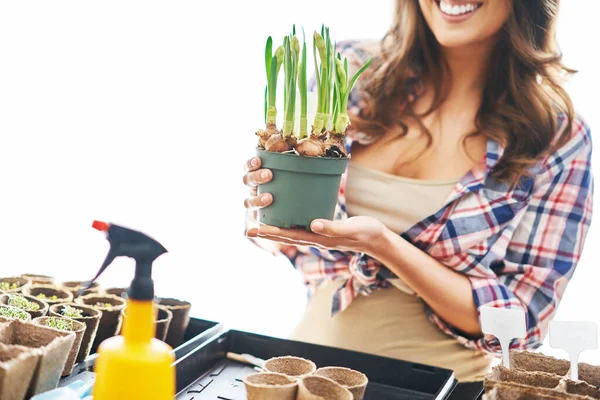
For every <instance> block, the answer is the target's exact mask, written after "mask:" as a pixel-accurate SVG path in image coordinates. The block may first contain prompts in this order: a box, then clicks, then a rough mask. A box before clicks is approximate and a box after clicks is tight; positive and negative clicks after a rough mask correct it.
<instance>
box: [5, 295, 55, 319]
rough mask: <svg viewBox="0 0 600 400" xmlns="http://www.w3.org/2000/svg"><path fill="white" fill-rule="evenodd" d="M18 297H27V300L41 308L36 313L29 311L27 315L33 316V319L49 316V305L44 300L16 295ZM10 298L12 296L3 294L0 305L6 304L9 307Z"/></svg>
mask: <svg viewBox="0 0 600 400" xmlns="http://www.w3.org/2000/svg"><path fill="white" fill-rule="evenodd" d="M15 295H16V296H23V297H25V298H26V299H27V300H29V301H31V302H32V303H35V304H37V305H38V306H40V308H39V309H38V310H36V311H27V310H24V311H27V313H28V314H29V315H31V318H37V317H43V316H45V315H46V314H48V303H46V302H45V301H43V300H40V299H38V298H35V297H33V296H27V295H25V294H22V293H21V294H15ZM9 296H12V294H2V295H0V304H6V305H8V301H9V299H10V297H9Z"/></svg>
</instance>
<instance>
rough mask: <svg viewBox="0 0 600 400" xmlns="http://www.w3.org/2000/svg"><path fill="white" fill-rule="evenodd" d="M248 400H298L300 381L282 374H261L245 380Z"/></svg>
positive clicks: (250, 376) (247, 377) (252, 375)
mask: <svg viewBox="0 0 600 400" xmlns="http://www.w3.org/2000/svg"><path fill="white" fill-rule="evenodd" d="M243 381H244V385H245V386H246V394H247V397H248V400H296V393H297V392H298V381H297V380H295V379H292V378H290V377H288V376H285V375H282V374H276V373H273V372H261V373H257V374H251V375H248V376H246V377H245V378H244V379H243Z"/></svg>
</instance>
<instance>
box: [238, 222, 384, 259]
mask: <svg viewBox="0 0 600 400" xmlns="http://www.w3.org/2000/svg"><path fill="white" fill-rule="evenodd" d="M310 228H311V230H312V232H308V231H306V230H301V229H283V228H277V227H274V226H261V227H260V228H255V229H250V230H249V231H248V236H250V237H259V238H265V239H269V240H272V241H275V242H279V243H284V244H289V245H296V246H314V247H319V248H325V249H334V250H343V251H355V252H362V253H366V254H369V255H370V256H372V257H375V258H376V257H377V253H378V250H379V247H380V245H381V243H382V242H383V241H382V240H381V239H383V238H384V236H385V235H386V234H387V232H389V230H388V229H387V227H386V226H385V225H384V224H383V223H381V222H380V221H378V220H377V219H375V218H372V217H352V218H348V219H346V220H343V221H328V220H321V219H319V220H315V221H313V222H312V224H311V226H310Z"/></svg>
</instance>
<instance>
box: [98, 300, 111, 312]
mask: <svg viewBox="0 0 600 400" xmlns="http://www.w3.org/2000/svg"><path fill="white" fill-rule="evenodd" d="M94 307H98V308H108V309H109V310H110V309H111V308H112V307H113V305H112V304H110V303H103V302H98V303H96V304H95V305H94Z"/></svg>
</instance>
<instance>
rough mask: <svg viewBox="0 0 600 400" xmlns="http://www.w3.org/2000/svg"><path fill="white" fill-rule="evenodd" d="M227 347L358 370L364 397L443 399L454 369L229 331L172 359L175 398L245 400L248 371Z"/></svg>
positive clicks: (450, 387)
mask: <svg viewBox="0 0 600 400" xmlns="http://www.w3.org/2000/svg"><path fill="white" fill-rule="evenodd" d="M227 352H233V353H238V354H243V353H248V354H251V355H253V356H256V357H259V358H262V359H268V358H271V357H277V356H282V355H295V356H300V357H305V358H308V359H310V360H312V361H314V362H315V364H317V366H328V365H334V366H343V367H348V368H353V369H356V370H359V371H362V372H363V373H365V374H366V375H367V376H368V377H369V385H368V387H367V393H366V396H365V400H400V399H402V400H446V399H449V396H450V394H451V392H452V391H453V389H454V387H455V385H456V380H455V379H454V373H453V372H452V371H450V370H446V369H441V368H437V367H431V366H427V365H422V364H415V363H410V362H406V361H401V360H396V359H392V358H385V357H379V356H375V355H372V354H365V353H359V352H354V351H347V350H342V349H337V348H333V347H326V346H318V345H313V344H308V343H303V342H295V341H290V340H283V339H276V338H272V337H268V336H261V335H256V334H251V333H247V332H240V331H234V330H232V331H226V332H222V333H221V334H219V335H217V336H215V337H214V338H212V339H210V340H208V341H206V342H205V343H204V344H203V345H201V346H199V347H197V348H196V349H195V350H193V351H191V352H189V353H188V354H186V355H185V356H183V357H181V358H180V359H178V360H177V362H176V363H175V365H176V368H177V376H178V379H177V383H178V385H177V397H176V399H177V400H208V399H211V400H213V399H221V400H243V399H246V390H245V387H244V384H243V383H242V382H241V379H242V378H243V377H244V376H245V375H247V374H249V373H252V372H254V370H253V368H252V367H251V366H247V365H243V364H240V363H237V362H234V361H231V360H229V359H227V358H226V354H227ZM182 385H183V386H182ZM465 400H467V399H465Z"/></svg>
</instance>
